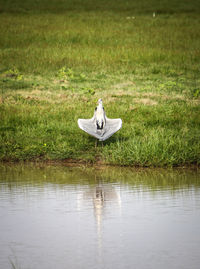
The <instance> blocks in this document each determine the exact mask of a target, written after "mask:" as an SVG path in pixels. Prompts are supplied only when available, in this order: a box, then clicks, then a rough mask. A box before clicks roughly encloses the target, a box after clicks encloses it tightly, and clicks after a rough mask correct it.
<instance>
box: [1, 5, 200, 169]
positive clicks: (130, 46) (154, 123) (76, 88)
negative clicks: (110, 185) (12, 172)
mask: <svg viewBox="0 0 200 269" xmlns="http://www.w3.org/2000/svg"><path fill="white" fill-rule="evenodd" d="M199 29H200V2H199V1H197V0H191V1H187V0H182V1H180V0H179V1H178V0H176V1H173V0H168V1H159V0H149V1H148V0H141V1H139V2H138V1H135V0H132V1H131V0H127V1H123V0H115V1H114V0H107V1H105V0H85V1H81V0H77V1H76V0H49V1H47V0H40V1H37V0H27V1H20V0H0V95H1V97H0V160H1V161H18V160H42V161H43V160H72V161H81V162H85V163H87V162H90V163H105V164H115V165H130V166H184V165H191V164H195V165H199V164H200V31H199ZM99 98H102V99H103V101H104V107H105V110H106V113H107V116H108V117H110V118H119V117H120V118H121V119H122V121H123V127H122V129H121V130H120V131H119V132H117V133H116V134H115V135H113V136H112V137H111V138H109V139H108V140H106V141H105V142H104V143H103V147H102V145H101V143H100V142H99V144H98V146H97V148H95V138H93V137H91V136H89V135H88V134H86V133H84V132H83V131H82V130H80V129H79V128H78V125H77V119H78V118H91V117H92V116H93V111H94V108H95V106H96V103H97V100H98V99H99Z"/></svg>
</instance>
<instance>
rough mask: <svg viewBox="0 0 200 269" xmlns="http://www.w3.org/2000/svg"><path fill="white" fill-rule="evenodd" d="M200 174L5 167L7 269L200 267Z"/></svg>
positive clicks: (2, 226)
mask: <svg viewBox="0 0 200 269" xmlns="http://www.w3.org/2000/svg"><path fill="white" fill-rule="evenodd" d="M199 229H200V173H199V172H198V171H197V170H184V169H181V170H172V169H171V170H164V169H163V170H148V169H145V170H134V169H128V168H115V169H110V168H106V169H105V168H104V169H100V168H99V169H94V168H83V167H82V168H69V167H64V166H39V165H12V166H8V165H7V166H3V165H2V166H0V268H2V269H8V268H17V269H18V268H20V269H29V268H30V269H40V268H41V269H55V268H56V269H65V268H66V269H79V268H81V269H86V268H87V269H88V268H92V269H95V268H97V269H101V268H102V269H110V268H115V269H118V268H119V269H122V268H127V269H129V268H130V269H131V268H137V269H143V268H144V269H146V268H148V269H151V268H152V269H157V268H158V269H161V268H162V269H165V268H167V269H168V268H170V269H177V268H180V269H184V268H185V269H188V268H190V269H199V268H200V267H199V266H200V255H199V253H200V232H199Z"/></svg>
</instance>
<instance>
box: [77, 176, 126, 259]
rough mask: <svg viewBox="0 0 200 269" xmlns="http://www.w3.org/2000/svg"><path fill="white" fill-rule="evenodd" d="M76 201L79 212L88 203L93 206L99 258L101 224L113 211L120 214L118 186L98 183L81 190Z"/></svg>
mask: <svg viewBox="0 0 200 269" xmlns="http://www.w3.org/2000/svg"><path fill="white" fill-rule="evenodd" d="M77 201H78V210H80V211H81V210H82V209H83V208H84V204H85V206H88V203H90V202H92V204H93V209H94V216H95V221H96V226H97V239H98V248H99V258H100V257H101V249H102V222H103V221H105V220H106V221H107V220H109V217H110V215H111V214H113V211H116V212H117V211H118V213H117V214H121V196H120V186H119V185H112V184H108V183H103V182H102V181H98V182H97V185H96V186H90V187H89V188H87V189H85V190H83V191H82V192H81V193H80V194H79V197H78V200H77ZM92 204H90V206H92Z"/></svg>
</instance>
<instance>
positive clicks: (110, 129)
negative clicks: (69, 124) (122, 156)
mask: <svg viewBox="0 0 200 269" xmlns="http://www.w3.org/2000/svg"><path fill="white" fill-rule="evenodd" d="M78 126H79V128H80V129H82V130H83V131H85V132H86V133H88V134H90V135H92V136H94V137H96V138H97V139H99V141H105V140H106V139H108V138H109V137H111V136H112V135H113V134H114V133H116V132H117V131H118V130H119V129H120V128H121V127H122V120H121V119H109V118H107V117H106V114H105V110H104V107H103V102H102V99H99V100H98V106H97V107H96V108H95V111H94V116H93V117H92V118H91V119H78Z"/></svg>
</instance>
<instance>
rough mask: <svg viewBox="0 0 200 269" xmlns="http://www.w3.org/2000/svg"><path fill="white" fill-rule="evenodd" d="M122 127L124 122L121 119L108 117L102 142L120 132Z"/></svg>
mask: <svg viewBox="0 0 200 269" xmlns="http://www.w3.org/2000/svg"><path fill="white" fill-rule="evenodd" d="M121 127H122V120H121V119H109V118H107V117H106V125H105V133H104V135H103V137H101V139H100V140H101V141H104V140H106V139H108V138H109V137H111V136H112V135H113V134H114V133H116V132H117V131H119V129H120V128H121Z"/></svg>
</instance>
